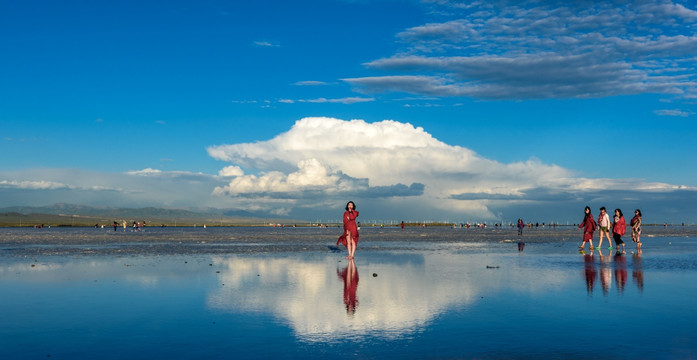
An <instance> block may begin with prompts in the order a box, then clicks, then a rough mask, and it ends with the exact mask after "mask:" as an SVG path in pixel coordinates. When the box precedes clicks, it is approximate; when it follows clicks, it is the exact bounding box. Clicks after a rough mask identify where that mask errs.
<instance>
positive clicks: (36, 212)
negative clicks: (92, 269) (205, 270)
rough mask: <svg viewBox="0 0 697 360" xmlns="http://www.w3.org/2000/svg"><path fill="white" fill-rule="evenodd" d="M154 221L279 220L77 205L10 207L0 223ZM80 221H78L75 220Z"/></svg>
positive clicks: (222, 212) (236, 213) (224, 212)
mask: <svg viewBox="0 0 697 360" xmlns="http://www.w3.org/2000/svg"><path fill="white" fill-rule="evenodd" d="M141 220H145V221H148V222H149V223H153V224H160V223H162V224H172V223H174V224H177V223H178V224H187V223H190V224H195V223H199V224H200V223H205V222H208V223H209V224H215V223H219V224H221V225H222V224H227V225H229V224H235V223H265V222H267V221H274V222H279V221H280V220H284V221H287V220H289V219H280V218H279V217H278V216H272V217H271V216H269V215H268V214H265V213H253V212H248V211H244V210H232V209H203V210H189V209H165V208H156V207H144V208H112V207H97V206H88V205H75V204H54V205H48V206H11V207H5V208H0V225H5V226H7V225H14V224H24V225H26V224H63V225H67V224H70V225H78V224H79V225H81V226H84V225H94V224H105V223H106V224H107V225H108V224H110V223H111V222H113V221H118V222H121V221H127V222H132V221H141ZM76 221H77V223H76Z"/></svg>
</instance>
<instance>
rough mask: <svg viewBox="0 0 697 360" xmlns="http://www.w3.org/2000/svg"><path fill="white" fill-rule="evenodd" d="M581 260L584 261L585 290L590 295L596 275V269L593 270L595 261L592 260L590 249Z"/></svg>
mask: <svg viewBox="0 0 697 360" xmlns="http://www.w3.org/2000/svg"><path fill="white" fill-rule="evenodd" d="M583 262H584V263H585V271H584V275H585V276H586V290H587V291H588V295H589V296H590V295H593V286H594V285H595V277H596V276H597V275H598V271H596V270H595V262H593V250H591V251H590V253H589V254H584V255H583Z"/></svg>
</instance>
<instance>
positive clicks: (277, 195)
mask: <svg viewBox="0 0 697 360" xmlns="http://www.w3.org/2000/svg"><path fill="white" fill-rule="evenodd" d="M353 180H354V181H356V182H358V183H363V184H362V185H364V186H360V187H358V189H356V188H352V190H346V191H330V190H329V189H326V188H316V189H304V190H300V191H288V192H286V191H278V192H275V191H264V192H253V193H239V194H231V195H232V196H233V197H239V198H246V199H256V198H263V199H278V200H305V201H307V200H325V199H327V198H330V197H346V196H348V197H352V196H353V197H361V198H386V197H408V196H419V195H422V194H423V193H424V189H425V188H426V186H425V185H424V184H421V183H412V184H411V185H409V186H407V185H404V184H395V185H390V186H375V187H369V186H367V182H368V181H367V180H364V179H353Z"/></svg>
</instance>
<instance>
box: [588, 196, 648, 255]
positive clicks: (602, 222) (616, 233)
mask: <svg viewBox="0 0 697 360" xmlns="http://www.w3.org/2000/svg"><path fill="white" fill-rule="evenodd" d="M584 212H585V215H584V217H583V221H582V222H581V224H580V225H579V226H578V227H579V228H583V242H582V243H581V246H579V247H578V248H579V249H581V250H584V249H585V245H586V243H589V244H590V250H593V249H595V247H594V246H593V234H594V233H595V230H596V229H598V230H600V239H599V240H598V247H597V248H598V249H601V248H602V246H603V239H604V238H607V242H608V249H612V240H613V239H614V241H615V248H616V249H617V252H618V253H619V252H621V253H622V254H624V253H625V251H624V241H623V240H622V235H624V234H625V232H626V230H627V223H626V221H625V220H624V215H623V214H622V210H620V209H615V216H614V217H613V221H612V222H611V221H610V215H609V214H608V213H607V211H606V210H605V206H603V207H601V208H600V215H599V216H598V221H597V222H596V221H595V219H594V218H593V214H591V208H590V207H588V206H586V208H585V210H584ZM629 225H631V227H632V241H633V242H634V243H636V246H637V249H641V239H640V236H641V210H639V209H636V210H634V217H633V218H632V220H631V221H630V222H629ZM610 231H612V239H610ZM620 247H621V248H622V250H620Z"/></svg>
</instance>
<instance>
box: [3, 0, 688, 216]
mask: <svg viewBox="0 0 697 360" xmlns="http://www.w3.org/2000/svg"><path fill="white" fill-rule="evenodd" d="M696 29H697V6H695V4H694V3H692V2H681V1H637V2H631V3H629V4H628V5H625V3H624V2H623V3H622V5H621V6H617V5H615V4H614V2H610V1H608V2H597V1H588V2H586V1H579V2H574V3H568V2H546V1H530V2H506V1H501V2H495V5H491V4H488V2H476V1H475V2H458V1H447V0H423V1H416V0H414V1H408V0H402V1H398V0H383V1H368V0H365V1H339V0H336V1H333V0H324V1H297V2H287V1H253V2H246V1H245V2H241V1H240V2H225V1H168V2H148V1H146V2H131V1H121V2H103V1H96V2H95V1H62V2H53V1H23V2H2V3H0V47H1V48H2V51H3V56H2V57H0V78H2V81H0V152H1V153H2V159H0V207H4V206H15V205H31V206H39V205H50V204H53V203H78V204H86V205H97V206H128V207H139V206H162V207H190V208H207V207H215V208H222V209H236V210H246V211H251V212H255V213H257V214H265V215H269V216H272V215H275V216H287V217H291V218H296V219H333V218H334V217H339V216H340V213H341V210H342V209H343V206H344V204H345V202H346V201H347V200H349V199H353V200H354V201H356V202H357V203H358V204H359V208H360V209H361V210H362V211H363V212H362V215H361V217H363V218H364V221H368V220H370V219H375V220H391V219H395V220H397V219H410V220H458V221H468V220H469V221H481V220H486V221H493V220H506V221H511V220H515V219H517V218H518V217H524V218H526V219H531V220H537V221H540V222H542V221H562V222H566V221H571V222H574V221H580V219H578V218H579V217H581V214H582V209H583V206H585V205H590V206H591V207H592V208H593V209H596V210H594V211H595V212H597V208H599V207H600V206H606V207H608V208H616V207H620V208H622V209H624V211H625V213H627V214H631V213H632V211H631V210H633V209H634V208H642V210H643V211H644V213H645V217H646V221H648V222H651V221H655V222H664V221H669V222H681V221H685V222H689V223H694V222H695V218H696V217H697V209H695V206H694V204H695V200H697V180H696V179H697V167H696V166H695V165H694V164H695V160H694V159H695V158H696V157H697V146H695V139H696V138H697V136H696V135H697V125H696V122H695V119H696V118H697V107H696V106H695V103H696V102H697V86H696V85H697V82H696V80H697V79H696V76H695V75H694V74H695V65H696V64H697V55H696V54H697V35H696V34H695V30H696ZM335 213H338V214H337V215H336V216H334V215H333V214H335Z"/></svg>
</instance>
